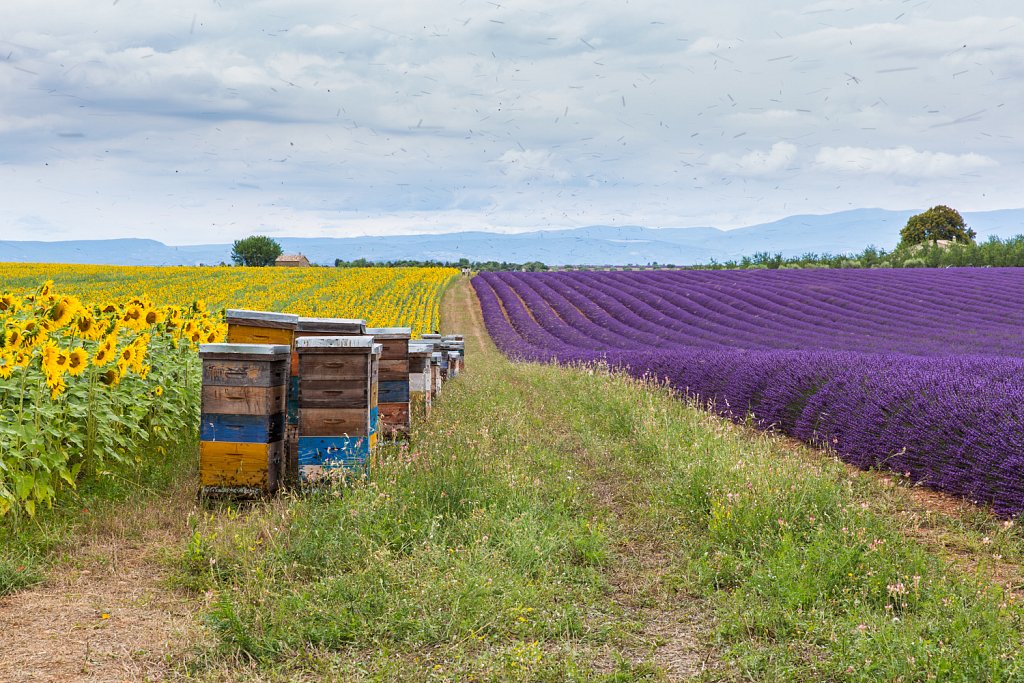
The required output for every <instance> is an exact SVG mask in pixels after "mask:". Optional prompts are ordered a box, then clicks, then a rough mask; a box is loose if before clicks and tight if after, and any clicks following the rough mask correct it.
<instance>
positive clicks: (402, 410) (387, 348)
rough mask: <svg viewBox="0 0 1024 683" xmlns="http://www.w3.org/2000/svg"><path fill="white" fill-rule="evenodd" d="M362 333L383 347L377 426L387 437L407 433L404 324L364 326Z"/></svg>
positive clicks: (407, 330) (409, 332)
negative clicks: (400, 325) (401, 325)
mask: <svg viewBox="0 0 1024 683" xmlns="http://www.w3.org/2000/svg"><path fill="white" fill-rule="evenodd" d="M366 334H369V335H373V339H374V341H375V342H377V343H379V344H381V345H382V346H383V347H384V351H383V352H382V353H381V356H380V379H379V383H378V386H379V388H380V429H381V434H382V436H388V437H391V438H396V437H404V436H408V435H409V429H410V427H411V426H412V423H411V417H410V412H409V338H410V337H411V336H412V330H411V329H410V328H408V327H368V328H366Z"/></svg>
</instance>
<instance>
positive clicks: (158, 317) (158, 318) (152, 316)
mask: <svg viewBox="0 0 1024 683" xmlns="http://www.w3.org/2000/svg"><path fill="white" fill-rule="evenodd" d="M145 320H146V324H147V325H150V326H153V325H159V324H160V323H162V322H163V321H164V314H163V313H161V312H160V311H158V310H156V309H155V308H154V309H151V310H149V311H146V317H145Z"/></svg>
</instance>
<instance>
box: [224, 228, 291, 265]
mask: <svg viewBox="0 0 1024 683" xmlns="http://www.w3.org/2000/svg"><path fill="white" fill-rule="evenodd" d="M283 253H284V250H282V249H281V245H280V244H278V243H277V241H275V240H272V239H270V238H269V237H264V236H263V235H253V236H252V237H246V238H245V239H244V240H235V243H234V244H233V245H232V246H231V260H232V261H234V262H235V264H236V265H239V266H272V265H274V261H276V260H277V257H278V256H280V255H281V254H283Z"/></svg>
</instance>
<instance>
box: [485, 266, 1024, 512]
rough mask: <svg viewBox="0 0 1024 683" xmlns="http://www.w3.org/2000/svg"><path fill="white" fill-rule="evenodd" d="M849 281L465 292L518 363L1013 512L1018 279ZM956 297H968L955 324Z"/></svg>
mask: <svg viewBox="0 0 1024 683" xmlns="http://www.w3.org/2000/svg"><path fill="white" fill-rule="evenodd" d="M707 275H711V276H713V277H707ZM730 275H731V276H732V277H729V276H730ZM752 275H754V276H756V277H750V276H752ZM793 275H799V277H794V276H793ZM844 276H845V273H843V272H837V271H815V272H809V273H796V274H791V273H786V272H770V273H763V272H762V273H744V272H739V273H728V272H725V273H723V272H715V273H708V274H704V273H551V274H541V273H536V274H535V273H529V274H521V273H515V274H501V275H495V274H485V275H481V276H478V277H477V278H475V279H474V281H473V284H474V287H475V288H476V290H477V294H478V297H479V299H480V303H481V307H482V309H483V313H484V318H485V321H486V324H487V326H488V330H489V331H490V333H491V335H492V337H493V338H494V340H495V342H496V344H497V345H498V347H499V348H500V349H501V350H502V351H503V352H504V353H506V354H508V355H509V356H511V357H513V358H517V359H523V360H533V361H542V362H594V361H605V362H608V363H609V364H611V365H612V366H614V367H618V368H621V369H623V370H626V371H628V372H630V373H631V374H634V375H636V376H653V377H656V378H658V379H662V380H667V381H668V382H669V383H671V385H672V386H673V387H675V388H676V389H677V390H679V391H680V392H683V393H687V394H690V395H694V396H696V397H698V398H700V399H701V400H703V401H706V402H707V403H708V404H709V405H710V406H711V407H712V408H713V409H714V410H716V411H718V412H720V413H722V414H724V415H728V416H730V417H732V418H735V419H746V418H747V416H748V415H749V414H753V415H754V419H755V421H756V423H757V424H758V425H759V426H761V427H763V428H774V429H778V430H780V431H782V432H784V433H786V434H789V435H792V436H794V437H797V438H800V439H803V440H805V441H808V442H811V443H815V444H823V445H827V446H829V447H831V448H833V449H835V451H836V452H837V453H838V454H839V455H840V456H841V457H842V458H843V459H845V460H846V461H848V462H850V463H853V464H855V465H858V466H861V467H878V468H889V469H892V470H895V471H897V472H899V473H901V474H906V475H907V476H909V477H910V479H911V480H912V481H915V482H921V483H923V484H926V485H929V486H933V487H935V488H938V489H941V490H944V491H947V492H950V493H953V494H956V495H960V496H964V497H966V498H968V499H970V500H975V501H979V502H983V503H987V504H991V505H992V506H993V508H994V509H995V510H996V511H997V512H998V513H999V514H1003V515H1014V514H1018V513H1020V512H1021V511H1024V467H1022V465H1024V359H1022V358H1021V356H1024V353H1022V339H1024V336H1022V334H1021V331H1022V330H1024V273H1020V272H1019V271H1015V270H1003V269H986V270H983V271H977V270H976V271H955V270H946V271H909V272H908V271H858V273H857V277H844ZM951 292H956V293H959V294H961V295H962V297H961V298H960V300H959V303H958V304H956V305H954V306H952V307H951V305H950V304H949V301H950V294H951ZM786 302H791V303H792V305H791V306H790V308H788V309H787V307H786ZM815 310H818V311H819V315H815ZM763 311H769V312H770V313H769V315H768V318H769V320H770V322H771V327H770V330H771V331H766V328H765V327H762V325H761V323H762V322H765V320H764V318H762V317H760V316H761V315H762V312H763ZM877 311H881V313H878V312H877ZM844 314H845V315H847V316H848V317H849V319H844V318H843V315H844ZM851 321H853V322H851ZM858 349H859V350H858ZM893 350H895V351H898V352H893Z"/></svg>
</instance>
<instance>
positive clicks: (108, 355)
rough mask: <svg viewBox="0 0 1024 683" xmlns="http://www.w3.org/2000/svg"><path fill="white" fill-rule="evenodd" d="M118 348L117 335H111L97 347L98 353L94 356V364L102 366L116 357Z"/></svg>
mask: <svg viewBox="0 0 1024 683" xmlns="http://www.w3.org/2000/svg"><path fill="white" fill-rule="evenodd" d="M116 348H117V335H113V334H112V335H110V336H109V337H107V338H106V340H104V342H103V343H102V344H100V347H99V348H98V349H96V355H95V356H93V358H92V364H93V365H95V366H96V367H102V366H104V365H106V364H107V363H109V362H110V361H112V360H113V359H114V351H115V350H116Z"/></svg>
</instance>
